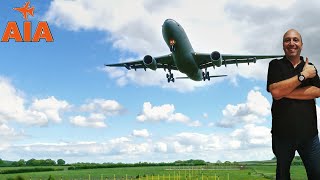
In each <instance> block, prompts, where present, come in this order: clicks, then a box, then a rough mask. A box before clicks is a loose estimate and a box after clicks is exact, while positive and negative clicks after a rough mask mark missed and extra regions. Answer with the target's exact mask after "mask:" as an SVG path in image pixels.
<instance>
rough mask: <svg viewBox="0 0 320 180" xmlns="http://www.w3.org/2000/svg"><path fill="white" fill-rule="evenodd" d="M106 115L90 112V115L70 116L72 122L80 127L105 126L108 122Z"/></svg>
mask: <svg viewBox="0 0 320 180" xmlns="http://www.w3.org/2000/svg"><path fill="white" fill-rule="evenodd" d="M105 119H106V117H105V116H104V115H103V114H94V113H92V114H90V116H89V117H85V116H71V117H70V118H69V120H70V123H71V124H73V125H75V126H80V127H92V128H105V127H107V124H106V123H105V122H104V120H105Z"/></svg>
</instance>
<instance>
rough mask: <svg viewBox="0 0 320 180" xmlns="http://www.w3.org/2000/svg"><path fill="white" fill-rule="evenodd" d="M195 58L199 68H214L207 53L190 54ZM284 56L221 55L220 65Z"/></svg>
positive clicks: (254, 61) (253, 61)
mask: <svg viewBox="0 0 320 180" xmlns="http://www.w3.org/2000/svg"><path fill="white" fill-rule="evenodd" d="M192 55H193V57H194V58H195V60H196V62H197V64H198V66H199V68H201V69H204V68H207V67H211V66H216V65H215V64H213V62H212V60H211V58H210V54H208V53H192ZM283 56H284V55H233V54H221V58H222V62H221V65H224V66H227V65H228V64H236V65H237V66H238V64H240V63H248V64H249V63H256V60H260V59H270V58H278V57H283Z"/></svg>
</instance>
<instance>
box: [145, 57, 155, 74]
mask: <svg viewBox="0 0 320 180" xmlns="http://www.w3.org/2000/svg"><path fill="white" fill-rule="evenodd" d="M143 64H144V65H145V66H146V67H147V68H149V69H152V70H154V71H155V70H156V69H157V61H156V60H155V59H154V58H153V57H152V56H150V55H146V56H145V57H144V58H143Z"/></svg>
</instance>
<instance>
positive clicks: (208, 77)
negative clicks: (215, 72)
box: [206, 72, 210, 81]
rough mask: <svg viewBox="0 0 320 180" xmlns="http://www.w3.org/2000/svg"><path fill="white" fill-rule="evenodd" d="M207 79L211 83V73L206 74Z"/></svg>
mask: <svg viewBox="0 0 320 180" xmlns="http://www.w3.org/2000/svg"><path fill="white" fill-rule="evenodd" d="M206 78H207V79H208V81H210V75H209V72H207V73H206Z"/></svg>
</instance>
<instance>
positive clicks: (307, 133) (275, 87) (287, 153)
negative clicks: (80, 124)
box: [267, 29, 320, 180]
mask: <svg viewBox="0 0 320 180" xmlns="http://www.w3.org/2000/svg"><path fill="white" fill-rule="evenodd" d="M302 46H303V42H302V37H301V35H300V33H299V32H298V31H296V30H294V29H290V30H288V31H287V32H286V33H285V34H284V35H283V50H284V53H285V56H284V57H283V58H282V59H280V60H278V59H275V60H272V61H271V62H270V63H269V69H268V80H267V90H268V91H269V92H270V93H271V94H272V97H273V102H272V108H271V112H272V130H271V133H272V150H273V153H274V154H275V156H276V158H277V170H276V177H277V179H281V180H282V179H285V180H287V179H290V165H291V162H292V160H293V158H294V156H295V151H298V153H299V155H300V157H301V159H302V161H303V164H304V166H305V168H306V171H307V175H308V179H309V180H320V142H319V137H318V129H317V113H316V103H315V98H317V97H320V80H319V76H318V75H317V70H316V68H315V67H314V66H313V65H312V64H310V63H309V61H308V58H306V61H304V60H303V57H300V53H301V50H302Z"/></svg>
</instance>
